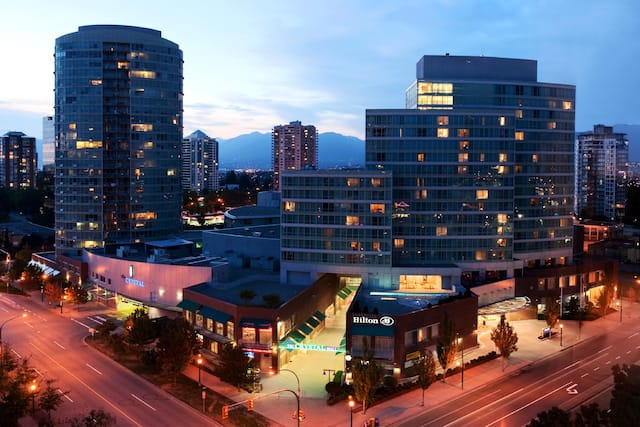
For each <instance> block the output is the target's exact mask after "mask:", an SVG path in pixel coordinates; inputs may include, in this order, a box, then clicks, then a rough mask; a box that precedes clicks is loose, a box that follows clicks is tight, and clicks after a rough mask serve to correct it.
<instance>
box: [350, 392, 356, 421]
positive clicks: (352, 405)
mask: <svg viewBox="0 0 640 427" xmlns="http://www.w3.org/2000/svg"><path fill="white" fill-rule="evenodd" d="M355 404H356V402H354V400H353V396H351V395H349V426H350V427H353V407H354V406H355Z"/></svg>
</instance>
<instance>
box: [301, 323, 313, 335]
mask: <svg viewBox="0 0 640 427" xmlns="http://www.w3.org/2000/svg"><path fill="white" fill-rule="evenodd" d="M298 329H299V330H300V331H301V332H302V333H303V334H305V335H309V334H310V333H311V332H312V331H313V328H312V327H311V326H309V325H307V324H306V323H303V324H302V325H300V326H299V327H298Z"/></svg>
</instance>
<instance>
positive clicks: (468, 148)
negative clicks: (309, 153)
mask: <svg viewBox="0 0 640 427" xmlns="http://www.w3.org/2000/svg"><path fill="white" fill-rule="evenodd" d="M514 124H515V118H514V116H513V115H510V116H506V115H504V113H496V112H493V113H490V112H471V111H467V112H456V111H447V112H434V111H429V110H367V118H366V125H367V129H366V141H367V142H366V157H365V160H366V166H367V168H368V169H374V170H385V171H390V172H392V175H393V196H392V197H393V206H392V208H393V210H392V212H391V217H392V223H393V248H392V253H393V266H394V267H420V266H424V265H429V264H431V265H433V264H436V265H437V264H440V265H441V264H443V263H456V262H465V261H467V262H474V263H475V262H483V263H485V262H487V263H491V262H496V261H499V262H504V261H505V260H511V259H512V258H513V212H514V180H515V173H514V163H515V147H514V132H515V128H514ZM488 268H491V267H488Z"/></svg>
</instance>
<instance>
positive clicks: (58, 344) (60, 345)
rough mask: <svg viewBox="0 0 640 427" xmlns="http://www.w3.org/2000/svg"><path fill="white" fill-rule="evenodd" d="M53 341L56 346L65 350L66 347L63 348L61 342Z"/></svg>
mask: <svg viewBox="0 0 640 427" xmlns="http://www.w3.org/2000/svg"><path fill="white" fill-rule="evenodd" d="M53 343H54V344H55V345H57V346H58V347H60V348H61V349H63V350H66V348H64V346H63V345H62V344H60V343H59V342H58V341H53Z"/></svg>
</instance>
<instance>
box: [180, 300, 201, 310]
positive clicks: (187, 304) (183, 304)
mask: <svg viewBox="0 0 640 427" xmlns="http://www.w3.org/2000/svg"><path fill="white" fill-rule="evenodd" d="M178 307H180V308H181V309H183V310H187V311H196V310H198V309H200V307H202V305H201V304H198V303H197V302H193V301H189V300H188V299H183V300H182V301H180V302H179V303H178Z"/></svg>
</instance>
